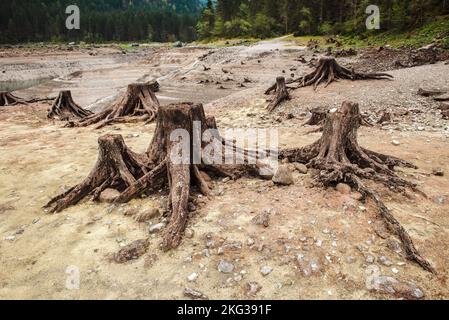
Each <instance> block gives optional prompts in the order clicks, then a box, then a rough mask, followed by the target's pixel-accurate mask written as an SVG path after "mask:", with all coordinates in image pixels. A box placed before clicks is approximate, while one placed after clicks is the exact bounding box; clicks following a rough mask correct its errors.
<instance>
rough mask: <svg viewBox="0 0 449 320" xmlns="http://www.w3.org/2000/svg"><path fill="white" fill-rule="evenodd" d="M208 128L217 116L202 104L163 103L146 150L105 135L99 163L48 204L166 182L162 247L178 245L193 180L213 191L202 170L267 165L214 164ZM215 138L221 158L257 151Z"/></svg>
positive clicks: (224, 171)
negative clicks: (208, 147)
mask: <svg viewBox="0 0 449 320" xmlns="http://www.w3.org/2000/svg"><path fill="white" fill-rule="evenodd" d="M207 129H216V124H215V119H213V118H206V116H205V113H204V108H203V106H202V105H201V104H197V105H195V104H190V103H184V104H180V105H168V106H161V107H160V108H159V113H158V117H157V124H156V130H155V133H154V136H153V140H152V142H151V144H150V146H149V147H148V150H147V152H146V153H145V154H141V155H140V154H136V153H134V152H132V151H131V150H130V149H129V148H128V147H127V146H126V145H125V143H124V141H123V138H122V137H121V136H120V135H106V136H103V137H101V138H100V139H99V149H100V154H99V157H98V160H97V164H96V165H95V167H94V169H93V170H92V172H91V173H90V174H89V176H88V177H87V178H86V179H85V180H84V181H83V182H82V183H80V184H79V185H76V186H75V187H73V188H71V189H69V190H68V191H67V192H64V193H63V194H61V195H59V196H57V197H55V198H53V199H52V200H51V201H50V202H49V203H48V204H47V205H46V208H49V209H50V210H51V212H60V211H62V210H64V209H65V208H67V207H69V206H72V205H75V204H77V203H78V202H79V201H81V200H82V199H83V198H85V197H87V196H89V195H92V196H93V199H94V200H96V199H98V198H99V196H100V194H101V193H102V192H103V191H104V190H105V189H107V188H113V189H116V190H118V191H119V192H120V195H119V196H118V197H117V198H116V199H115V200H114V202H115V203H126V202H128V201H130V200H131V199H134V198H137V197H139V196H141V195H143V194H147V195H148V194H151V193H154V192H156V191H158V190H160V189H162V188H164V187H166V188H168V189H169V190H170V195H169V203H170V208H171V215H170V223H169V224H168V226H167V227H166V230H165V232H164V236H163V242H162V248H163V249H164V250H170V249H172V248H175V247H177V246H178V245H179V244H180V242H181V239H182V235H183V233H184V230H185V228H186V224H187V222H188V201H189V197H190V195H191V193H192V192H193V191H194V188H192V186H193V187H196V189H197V190H198V191H199V192H201V193H202V194H203V195H208V193H209V190H210V185H209V184H208V182H207V181H206V180H205V179H204V174H203V173H202V171H205V172H206V171H207V172H210V173H213V174H215V175H220V176H221V175H229V176H232V177H238V175H239V174H245V173H248V174H253V172H254V171H255V169H257V168H259V167H262V166H263V165H262V164H260V163H258V164H256V165H249V164H244V165H231V166H229V167H227V168H224V166H223V165H219V164H217V165H216V164H210V161H208V159H207V158H205V156H206V155H203V151H204V148H205V147H206V143H205V142H203V141H202V139H201V137H202V136H203V133H204V132H205V131H206V130H207ZM186 139H187V140H186ZM212 140H213V142H209V143H216V144H217V145H218V148H217V150H218V151H217V152H220V154H219V159H221V160H223V159H224V157H225V154H226V153H225V152H226V148H228V150H231V151H235V152H241V153H242V154H245V155H246V156H247V161H246V162H247V163H249V160H248V159H249V158H251V157H254V156H252V155H248V154H249V153H250V152H249V151H247V150H239V149H237V148H236V147H235V146H234V145H232V144H231V146H226V144H225V142H226V141H225V140H223V139H222V138H221V137H220V135H218V134H215V135H212ZM181 147H182V148H181ZM252 159H253V158H252ZM251 163H253V162H251ZM228 172H231V173H228Z"/></svg>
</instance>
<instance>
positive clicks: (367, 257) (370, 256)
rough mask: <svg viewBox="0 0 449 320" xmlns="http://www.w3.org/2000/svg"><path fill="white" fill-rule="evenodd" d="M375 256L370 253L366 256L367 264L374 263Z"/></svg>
mask: <svg viewBox="0 0 449 320" xmlns="http://www.w3.org/2000/svg"><path fill="white" fill-rule="evenodd" d="M374 260H375V258H374V257H373V256H372V255H368V256H366V262H367V263H369V264H372V263H374Z"/></svg>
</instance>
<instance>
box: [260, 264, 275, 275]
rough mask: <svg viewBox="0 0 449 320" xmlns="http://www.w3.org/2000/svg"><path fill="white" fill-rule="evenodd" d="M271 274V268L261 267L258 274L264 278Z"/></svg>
mask: <svg viewBox="0 0 449 320" xmlns="http://www.w3.org/2000/svg"><path fill="white" fill-rule="evenodd" d="M272 272H273V268H272V267H269V266H263V267H261V268H260V273H261V274H262V275H263V276H264V277H266V276H268V275H269V274H270V273H272Z"/></svg>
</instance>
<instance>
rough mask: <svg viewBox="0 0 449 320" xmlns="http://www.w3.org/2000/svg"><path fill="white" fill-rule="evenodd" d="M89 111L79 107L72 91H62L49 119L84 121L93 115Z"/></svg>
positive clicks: (52, 107)
mask: <svg viewBox="0 0 449 320" xmlns="http://www.w3.org/2000/svg"><path fill="white" fill-rule="evenodd" d="M92 114H93V113H92V112H91V111H89V110H85V109H83V108H81V107H80V106H79V105H77V104H76V103H75V102H74V101H73V98H72V93H71V92H70V91H61V92H60V93H59V96H58V97H57V98H56V100H55V101H54V102H53V105H52V106H51V109H50V110H49V112H48V114H47V117H48V118H49V119H59V120H62V121H69V120H74V119H83V118H85V117H88V116H90V115H92Z"/></svg>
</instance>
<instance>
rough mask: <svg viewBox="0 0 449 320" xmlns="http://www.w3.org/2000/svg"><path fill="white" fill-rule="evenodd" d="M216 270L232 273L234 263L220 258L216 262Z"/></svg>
mask: <svg viewBox="0 0 449 320" xmlns="http://www.w3.org/2000/svg"><path fill="white" fill-rule="evenodd" d="M218 271H220V272H221V273H232V272H233V271H234V265H233V264H232V263H230V262H229V261H226V260H221V261H220V263H219V264H218Z"/></svg>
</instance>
